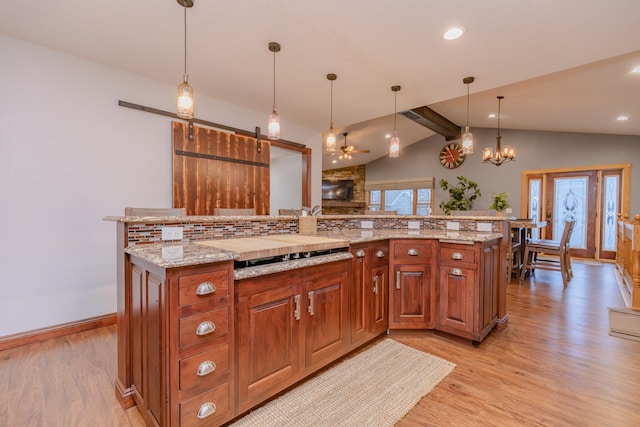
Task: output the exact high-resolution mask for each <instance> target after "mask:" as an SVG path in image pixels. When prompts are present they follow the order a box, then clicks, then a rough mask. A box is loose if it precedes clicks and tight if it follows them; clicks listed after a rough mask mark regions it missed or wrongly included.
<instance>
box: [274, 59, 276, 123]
mask: <svg viewBox="0 0 640 427" xmlns="http://www.w3.org/2000/svg"><path fill="white" fill-rule="evenodd" d="M273 109H274V110H275V109H276V52H275V51H274V52H273Z"/></svg>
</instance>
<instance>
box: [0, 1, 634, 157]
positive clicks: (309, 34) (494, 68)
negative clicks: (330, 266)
mask: <svg viewBox="0 0 640 427" xmlns="http://www.w3.org/2000/svg"><path fill="white" fill-rule="evenodd" d="M194 3H195V5H194V7H193V8H190V9H188V11H187V22H188V31H187V33H188V57H189V60H188V71H189V76H190V82H191V84H192V86H193V87H194V90H195V93H196V102H197V97H198V95H208V96H211V97H214V98H217V99H220V100H223V101H226V102H229V103H233V104H237V105H240V106H243V107H246V108H249V109H251V110H255V111H264V113H265V123H256V126H261V127H263V128H265V129H266V118H267V115H268V113H269V112H270V109H271V104H272V97H273V86H272V85H273V74H272V73H273V54H272V53H271V52H269V50H268V49H267V45H268V43H269V42H270V41H277V42H279V43H280V44H281V45H282V50H281V51H280V52H279V53H278V54H277V55H276V82H277V84H276V105H277V107H278V111H279V113H280V115H281V116H282V118H283V130H282V136H283V138H285V139H286V138H287V122H295V123H298V124H301V125H304V126H306V127H308V128H310V129H312V130H313V131H314V132H321V131H323V130H325V129H326V128H327V127H328V125H329V110H330V83H329V81H328V80H327V79H326V74H327V73H336V74H337V75H338V79H337V80H336V81H335V82H334V86H333V121H334V125H335V127H336V129H337V130H338V132H342V131H344V130H348V131H349V132H350V133H349V144H353V145H357V146H358V147H359V148H362V149H370V150H371V153H370V154H362V155H359V156H357V157H356V156H354V159H353V160H352V161H351V163H363V162H368V161H370V160H373V159H375V158H377V157H380V156H383V155H386V151H387V144H388V140H386V139H385V137H384V135H385V134H386V133H389V132H391V131H392V130H393V114H392V113H393V110H394V94H393V92H392V91H391V86H392V85H401V86H402V90H401V91H400V92H398V96H397V108H398V111H402V110H407V109H412V108H416V107H421V106H429V107H430V108H431V109H433V110H435V111H437V112H438V113H440V114H442V115H443V116H445V117H447V118H448V119H449V120H451V121H453V122H454V123H456V124H459V125H464V123H465V121H466V100H467V99H466V93H467V92H466V89H467V88H466V86H465V85H464V84H463V83H462V79H463V78H464V77H466V76H474V77H475V82H474V83H473V84H472V85H471V86H470V88H469V89H470V92H471V97H470V116H469V124H470V126H471V127H472V128H473V127H495V126H496V123H495V119H489V118H488V114H489V113H492V112H496V109H497V101H496V96H497V95H503V96H505V99H504V100H503V103H502V110H503V111H502V112H503V114H502V120H501V126H502V127H503V128H512V129H530V130H551V131H560V132H564V131H567V132H590V133H605V134H627V135H640V102H638V100H639V99H640V73H631V71H632V69H634V68H635V67H640V50H639V49H640V44H639V43H638V41H639V40H640V25H638V16H640V2H639V1H637V0H608V1H606V2H605V1H584V0H563V1H557V0H537V1H529V2H519V1H513V0H486V1H471V0H447V1H446V2H445V1H436V0H396V1H388V0H349V1H344V0H325V1H319V2H308V1H294V0H243V1H213V0H194ZM183 11H184V9H183V8H182V7H181V6H180V5H179V4H178V3H177V1H176V0H136V1H130V0H128V1H125V0H109V1H100V2H96V1H86V0H66V1H64V2H53V1H47V0H21V1H19V2H8V1H5V2H2V3H0V33H2V34H5V35H8V36H11V37H16V38H19V39H23V40H26V41H29V42H32V43H36V44H39V45H43V46H46V47H50V48H53V49H57V50H60V51H63V52H67V53H69V54H72V55H75V56H78V57H81V58H86V59H88V60H91V61H96V62H99V63H102V64H106V65H108V66H111V67H114V68H117V69H121V70H125V71H127V72H131V73H135V74H138V75H141V76H145V77H148V78H150V79H154V80H157V81H161V82H166V83H169V84H172V85H177V84H178V83H179V81H180V80H181V77H182V73H183V55H184V51H183V49H184V44H183V43H184V39H183V37H184V27H183ZM452 25H459V26H462V27H464V28H465V30H466V32H465V34H464V35H463V36H462V37H461V38H459V39H457V40H454V41H445V40H444V39H443V38H442V33H443V32H444V30H445V29H446V28H448V27H450V26H452ZM15 59H16V60H17V59H18V58H15ZM11 60H12V59H11V58H6V57H4V58H3V59H2V61H3V66H5V67H6V66H10V63H11ZM160 107H162V106H160ZM196 108H197V106H196ZM196 114H197V111H196ZM619 115H626V116H628V117H629V120H628V121H625V122H620V121H616V117H618V116H619ZM202 118H203V119H206V120H212V121H215V117H202ZM397 126H398V133H399V135H400V137H401V141H402V146H406V145H407V144H411V143H414V142H417V141H420V140H422V139H424V138H426V137H428V136H430V135H432V134H433V131H431V130H429V129H427V128H424V127H423V126H420V125H418V124H416V123H414V122H412V121H410V120H408V119H406V118H405V117H403V116H398V117H397ZM310 136H311V135H310ZM338 142H339V143H342V140H341V139H340V138H339V139H338ZM330 161H331V158H330V157H329V156H327V158H326V159H325V160H324V161H323V163H324V164H323V168H331V167H336V166H335V165H331V163H330ZM347 164H349V163H342V164H340V165H339V166H343V165H347Z"/></svg>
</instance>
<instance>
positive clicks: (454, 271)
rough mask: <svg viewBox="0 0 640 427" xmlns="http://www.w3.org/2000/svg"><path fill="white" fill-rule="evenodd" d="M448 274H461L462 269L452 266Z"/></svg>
mask: <svg viewBox="0 0 640 427" xmlns="http://www.w3.org/2000/svg"><path fill="white" fill-rule="evenodd" d="M449 274H450V275H452V276H462V270H460V269H459V268H452V269H451V271H450V272H449Z"/></svg>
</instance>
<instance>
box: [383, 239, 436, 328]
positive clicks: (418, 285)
mask: <svg viewBox="0 0 640 427" xmlns="http://www.w3.org/2000/svg"><path fill="white" fill-rule="evenodd" d="M434 247H435V242H434V241H432V240H393V241H392V242H391V252H392V271H393V275H392V279H391V283H390V286H389V307H390V310H391V314H390V319H389V329H432V328H434V327H435V318H436V316H435V314H436V313H435V303H436V301H435V283H436V276H435V275H436V270H435V269H434V268H433V267H432V264H433V260H434V255H435V250H434Z"/></svg>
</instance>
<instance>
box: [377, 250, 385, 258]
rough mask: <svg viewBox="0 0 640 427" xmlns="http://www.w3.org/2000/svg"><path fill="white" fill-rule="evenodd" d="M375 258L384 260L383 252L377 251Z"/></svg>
mask: <svg viewBox="0 0 640 427" xmlns="http://www.w3.org/2000/svg"><path fill="white" fill-rule="evenodd" d="M376 256H377V257H378V258H384V252H383V251H378V252H376Z"/></svg>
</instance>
